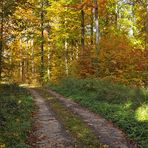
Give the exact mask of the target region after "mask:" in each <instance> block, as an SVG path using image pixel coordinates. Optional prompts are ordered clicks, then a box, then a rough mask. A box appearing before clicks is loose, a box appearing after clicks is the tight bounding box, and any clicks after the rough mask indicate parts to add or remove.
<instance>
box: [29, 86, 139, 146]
mask: <svg viewBox="0 0 148 148" xmlns="http://www.w3.org/2000/svg"><path fill="white" fill-rule="evenodd" d="M29 90H30V93H31V95H32V96H33V97H34V103H35V106H36V111H35V113H34V117H33V118H34V127H35V128H34V131H33V132H32V136H33V137H35V138H34V139H36V140H35V141H33V143H31V145H32V146H33V147H38V148H41V147H44V148H58V147H59V148H74V147H79V148H87V147H88V148H99V147H101V148H136V147H137V146H136V145H134V144H132V143H131V142H130V141H129V140H128V138H127V136H126V135H125V134H124V133H123V131H122V130H120V129H119V128H117V127H115V126H114V125H113V124H112V123H111V122H110V121H107V120H106V119H104V118H103V117H101V116H100V115H98V114H95V113H92V112H90V111H88V110H87V109H85V108H82V107H81V106H80V105H78V104H77V103H75V102H73V101H71V100H68V99H66V98H65V97H63V96H61V95H60V94H58V93H56V92H54V91H52V90H50V89H49V88H48V89H43V88H30V89H29Z"/></svg>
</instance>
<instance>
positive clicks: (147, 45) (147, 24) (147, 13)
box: [146, 0, 148, 50]
mask: <svg viewBox="0 0 148 148" xmlns="http://www.w3.org/2000/svg"><path fill="white" fill-rule="evenodd" d="M146 50H148V0H146Z"/></svg>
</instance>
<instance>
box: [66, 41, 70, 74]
mask: <svg viewBox="0 0 148 148" xmlns="http://www.w3.org/2000/svg"><path fill="white" fill-rule="evenodd" d="M65 73H66V76H68V74H69V69H68V43H67V40H65Z"/></svg>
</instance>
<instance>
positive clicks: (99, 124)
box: [44, 88, 137, 148]
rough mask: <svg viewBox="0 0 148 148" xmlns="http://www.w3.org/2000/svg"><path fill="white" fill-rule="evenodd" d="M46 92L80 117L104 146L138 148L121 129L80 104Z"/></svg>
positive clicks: (52, 92)
mask: <svg viewBox="0 0 148 148" xmlns="http://www.w3.org/2000/svg"><path fill="white" fill-rule="evenodd" d="M44 90H45V91H46V92H48V93H49V94H50V95H52V96H54V97H56V98H57V99H58V100H59V101H61V103H62V104H63V105H65V107H67V108H69V109H70V110H71V111H73V112H74V113H76V114H77V115H79V116H80V117H81V118H82V119H83V120H84V121H85V122H86V123H87V124H88V125H89V126H90V127H91V128H92V129H93V130H94V131H95V133H96V135H97V136H98V137H99V139H100V141H101V143H102V144H107V145H108V146H109V148H137V145H136V144H133V143H131V142H130V141H129V140H128V138H127V137H126V135H125V134H124V133H123V132H122V131H121V130H120V129H118V128H117V127H114V125H113V124H112V123H110V122H109V121H107V120H106V119H104V118H103V117H101V116H99V115H98V114H95V113H93V112H90V111H88V110H87V109H84V108H82V107H81V106H80V105H79V104H77V103H75V102H73V101H72V100H69V99H66V98H65V97H63V96H62V95H60V94H58V93H56V92H55V91H52V90H51V89H49V88H48V89H47V88H46V89H44Z"/></svg>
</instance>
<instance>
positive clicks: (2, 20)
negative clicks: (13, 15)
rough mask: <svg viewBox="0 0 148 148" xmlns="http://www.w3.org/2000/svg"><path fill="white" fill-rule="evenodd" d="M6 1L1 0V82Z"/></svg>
mask: <svg viewBox="0 0 148 148" xmlns="http://www.w3.org/2000/svg"><path fill="white" fill-rule="evenodd" d="M3 7H4V1H3V0H2V1H1V9H2V10H1V11H2V12H1V28H0V82H1V80H2V67H3V32H4V8H3Z"/></svg>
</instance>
